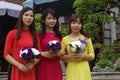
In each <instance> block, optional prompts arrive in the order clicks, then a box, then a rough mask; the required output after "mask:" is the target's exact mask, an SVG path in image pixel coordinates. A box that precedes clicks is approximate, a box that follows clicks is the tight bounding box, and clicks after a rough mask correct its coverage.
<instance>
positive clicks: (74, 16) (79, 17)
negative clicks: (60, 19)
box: [69, 13, 90, 37]
mask: <svg viewBox="0 0 120 80" xmlns="http://www.w3.org/2000/svg"><path fill="white" fill-rule="evenodd" d="M77 19H79V20H80V22H81V24H82V28H81V30H80V33H81V34H83V35H84V36H85V37H90V36H89V35H88V34H87V33H85V32H84V28H83V26H84V22H83V19H82V17H81V16H80V15H79V14H75V13H74V14H72V15H71V17H70V22H69V34H70V33H71V32H72V31H71V26H70V24H71V22H76V21H77Z"/></svg>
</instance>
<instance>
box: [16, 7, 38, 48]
mask: <svg viewBox="0 0 120 80" xmlns="http://www.w3.org/2000/svg"><path fill="white" fill-rule="evenodd" d="M29 10H31V11H33V9H32V8H29V7H24V8H23V9H22V10H21V12H20V14H19V18H18V21H17V23H16V26H15V29H17V30H18V32H17V37H16V40H17V42H18V40H19V39H20V37H21V32H22V29H23V27H24V23H23V15H24V13H25V12H27V11H29ZM34 20H35V19H34V11H33V22H32V24H31V25H30V26H29V30H30V32H31V34H32V37H33V44H34V46H33V47H35V48H36V47H37V38H36V30H35V21H34Z"/></svg>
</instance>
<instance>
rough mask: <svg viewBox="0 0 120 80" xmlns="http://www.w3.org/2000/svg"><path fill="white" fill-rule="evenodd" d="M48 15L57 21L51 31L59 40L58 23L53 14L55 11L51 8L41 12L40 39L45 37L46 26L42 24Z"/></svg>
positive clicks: (55, 15)
mask: <svg viewBox="0 0 120 80" xmlns="http://www.w3.org/2000/svg"><path fill="white" fill-rule="evenodd" d="M48 14H51V15H52V16H53V17H55V18H56V19H57V22H56V25H55V26H54V28H53V31H54V32H55V35H56V36H57V37H58V38H60V39H61V36H62V34H61V32H60V31H59V22H58V16H57V14H56V13H55V11H54V10H53V9H51V8H47V9H45V10H44V11H43V12H42V16H41V21H40V22H41V26H42V27H41V28H42V37H44V36H45V34H46V24H45V23H44V21H45V19H46V17H47V16H48Z"/></svg>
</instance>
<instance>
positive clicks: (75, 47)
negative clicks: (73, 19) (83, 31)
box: [69, 40, 87, 53]
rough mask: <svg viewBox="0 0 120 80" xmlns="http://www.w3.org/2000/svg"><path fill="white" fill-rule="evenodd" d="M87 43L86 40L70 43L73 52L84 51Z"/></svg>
mask: <svg viewBox="0 0 120 80" xmlns="http://www.w3.org/2000/svg"><path fill="white" fill-rule="evenodd" d="M86 44H87V42H86V40H78V41H73V42H71V43H70V44H69V47H70V49H71V51H72V52H74V53H79V52H83V50H84V48H85V46H86Z"/></svg>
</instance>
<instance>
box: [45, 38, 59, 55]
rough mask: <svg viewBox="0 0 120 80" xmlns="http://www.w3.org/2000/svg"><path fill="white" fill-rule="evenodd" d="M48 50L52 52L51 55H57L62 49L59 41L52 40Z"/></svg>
mask: <svg viewBox="0 0 120 80" xmlns="http://www.w3.org/2000/svg"><path fill="white" fill-rule="evenodd" d="M47 49H48V50H49V51H50V53H53V54H54V53H56V52H57V51H59V50H60V49H61V43H60V42H59V41H57V40H52V41H50V42H48V44H47Z"/></svg>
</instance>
